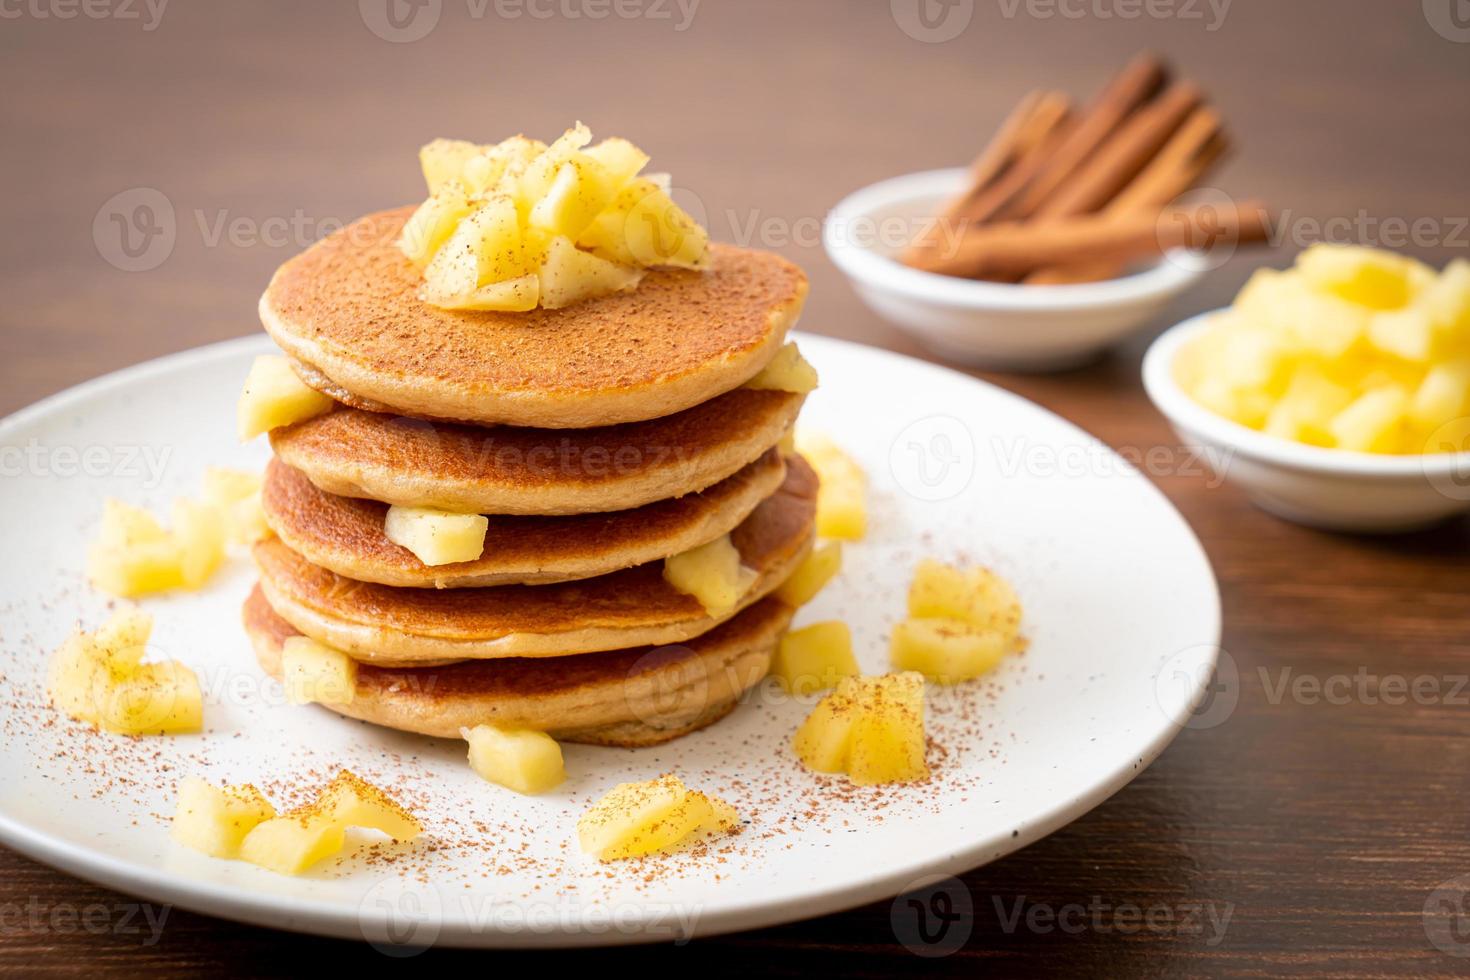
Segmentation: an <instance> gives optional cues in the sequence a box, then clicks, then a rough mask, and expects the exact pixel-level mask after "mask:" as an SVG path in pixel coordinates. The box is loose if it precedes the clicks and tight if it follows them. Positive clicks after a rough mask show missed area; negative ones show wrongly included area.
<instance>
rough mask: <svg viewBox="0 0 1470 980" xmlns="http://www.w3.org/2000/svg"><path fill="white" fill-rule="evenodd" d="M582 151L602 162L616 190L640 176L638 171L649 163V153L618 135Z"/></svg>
mask: <svg viewBox="0 0 1470 980" xmlns="http://www.w3.org/2000/svg"><path fill="white" fill-rule="evenodd" d="M582 152H583V153H585V154H587V156H589V157H591V158H592V159H594V160H596V161H597V162H598V163H600V164H602V168H603V170H605V171H606V172H607V175H608V178H609V180H610V181H611V182H612V184H613V190H614V191H618V190H621V189H622V188H623V186H624V185H625V184H627V183H628V181H630V180H632V179H633V178H634V177H636V176H638V172H639V171H641V170H642V169H643V168H644V167H645V166H647V165H648V154H647V153H644V152H643V151H642V150H640V149H638V147H636V146H634V145H633V144H632V143H630V142H628V141H627V140H625V139H621V138H619V137H617V136H614V137H611V138H610V139H605V140H603V141H602V142H601V143H598V144H597V145H595V146H589V147H587V148H586V149H585V150H583V151H582Z"/></svg>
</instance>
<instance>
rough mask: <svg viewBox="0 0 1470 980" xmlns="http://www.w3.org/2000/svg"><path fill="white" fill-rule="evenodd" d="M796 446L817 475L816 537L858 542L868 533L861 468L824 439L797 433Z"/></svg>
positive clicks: (803, 432)
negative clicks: (818, 483)
mask: <svg viewBox="0 0 1470 980" xmlns="http://www.w3.org/2000/svg"><path fill="white" fill-rule="evenodd" d="M796 445H797V448H798V450H800V452H801V455H802V456H803V457H804V458H805V459H806V461H807V462H808V463H810V464H811V466H812V468H813V469H814V470H816V471H817V477H818V479H819V480H820V481H821V482H820V485H819V486H818V488H817V533H818V534H820V535H822V536H823V537H826V538H840V539H843V540H848V541H857V540H860V539H861V538H862V537H863V535H864V534H866V533H867V530H868V508H867V499H866V498H867V484H868V477H867V475H866V474H865V473H863V470H862V467H860V466H858V464H857V462H856V461H855V460H854V459H853V458H852V457H851V456H849V455H848V454H847V453H845V452H843V451H842V449H841V448H839V447H838V446H837V444H836V443H834V442H833V441H832V440H831V439H829V438H827V437H826V436H821V435H817V434H815V433H809V432H805V431H802V432H798V433H797V437H796Z"/></svg>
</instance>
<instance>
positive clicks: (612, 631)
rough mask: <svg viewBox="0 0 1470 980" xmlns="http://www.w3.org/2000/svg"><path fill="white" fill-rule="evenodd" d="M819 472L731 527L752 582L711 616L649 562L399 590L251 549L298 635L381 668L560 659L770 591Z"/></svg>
mask: <svg viewBox="0 0 1470 980" xmlns="http://www.w3.org/2000/svg"><path fill="white" fill-rule="evenodd" d="M816 491H817V478H816V474H815V473H813V472H812V469H811V467H810V466H808V465H807V463H806V461H805V460H803V459H801V458H800V457H799V456H792V457H790V458H789V459H788V460H787V467H786V479H785V482H784V483H782V485H781V488H780V489H778V490H777V491H776V492H775V493H774V494H772V495H771V496H770V497H768V498H766V500H764V501H762V502H761V504H760V506H758V507H756V509H755V510H754V511H753V512H752V513H751V515H750V516H749V517H748V518H746V519H745V521H744V522H743V523H741V525H740V526H739V527H737V528H736V529H735V530H734V531H733V532H731V535H730V537H731V541H732V542H733V543H734V545H735V547H736V548H737V549H738V550H739V551H740V555H741V561H742V563H743V564H744V565H746V566H748V567H749V568H751V569H753V570H755V572H756V573H757V576H758V577H757V579H756V581H755V584H754V585H753V586H752V587H751V589H750V590H749V591H748V592H747V593H746V595H745V597H744V598H743V600H742V602H741V604H740V605H739V606H738V607H737V608H736V609H734V610H731V612H730V613H729V614H727V615H726V616H724V617H720V618H716V617H713V616H710V615H709V614H708V613H707V612H706V611H705V609H704V607H703V606H701V605H700V603H699V602H698V600H696V599H695V598H694V597H693V596H690V595H687V594H685V593H683V592H680V591H679V590H677V589H675V588H674V587H673V586H671V585H669V584H668V582H666V581H664V578H663V562H649V563H647V564H644V565H638V566H636V567H634V568H628V569H624V570H622V571H619V572H613V573H612V574H610V575H600V576H598V577H597V578H590V579H582V580H579V581H575V582H559V583H555V584H552V585H502V586H496V587H494V588H487V589H401V588H393V587H392V586H386V585H374V584H370V583H364V582H357V581H354V580H352V579H348V578H344V577H342V576H340V575H338V574H336V573H335V572H331V571H328V570H327V569H325V568H322V567H320V566H318V565H313V564H312V563H311V562H309V561H307V560H306V559H305V558H302V557H301V556H300V555H298V554H297V553H296V552H294V551H292V550H291V549H290V548H289V547H287V546H286V545H285V544H284V543H282V542H281V541H280V540H279V539H274V538H273V539H270V540H267V541H262V542H261V543H259V544H257V545H256V546H255V561H256V565H257V566H258V567H259V569H260V578H261V588H262V590H263V591H264V592H265V596H266V599H267V600H269V602H270V604H271V606H272V607H273V608H274V609H275V610H276V612H277V613H278V614H280V616H281V617H282V618H284V619H285V620H287V621H288V622H289V623H291V625H292V626H294V627H296V629H298V630H300V631H301V632H302V633H304V634H306V635H307V636H309V637H311V638H312V639H314V640H317V641H319V642H321V643H325V644H326V645H328V646H331V647H336V648H337V649H339V650H342V651H344V652H346V653H348V654H351V655H352V656H353V657H355V658H357V659H359V660H364V661H370V662H372V663H376V664H379V665H383V666H388V665H405V666H406V665H412V664H420V665H423V664H427V663H449V662H453V661H458V660H479V659H490V658H496V657H554V656H564V655H568V654H577V653H590V652H594V651H599V650H616V649H620V648H623V647H633V646H641V645H644V644H664V643H680V642H683V641H685V640H688V639H690V638H692V637H695V636H698V635H700V634H701V633H704V632H706V631H708V630H710V629H712V628H713V627H714V626H715V625H717V624H718V623H720V622H722V621H723V620H724V619H728V618H729V615H733V614H734V613H735V612H738V611H739V609H740V608H744V607H746V606H749V605H751V604H753V603H754V602H756V601H757V600H759V599H761V598H762V597H764V596H766V595H768V594H770V593H771V592H773V591H774V590H775V589H776V588H777V586H779V585H780V584H781V583H782V582H783V581H785V579H786V578H787V577H788V576H789V575H790V574H791V573H792V572H793V571H794V570H795V569H796V566H797V565H798V564H799V563H800V562H801V559H802V558H803V557H804V556H805V555H806V552H807V550H808V549H809V548H810V546H811V541H812V537H813V522H814V519H815V516H816Z"/></svg>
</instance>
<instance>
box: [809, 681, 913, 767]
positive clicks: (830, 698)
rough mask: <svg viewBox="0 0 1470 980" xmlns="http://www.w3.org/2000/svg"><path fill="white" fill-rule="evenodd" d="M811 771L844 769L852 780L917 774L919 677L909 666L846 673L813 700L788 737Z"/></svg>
mask: <svg viewBox="0 0 1470 980" xmlns="http://www.w3.org/2000/svg"><path fill="white" fill-rule="evenodd" d="M792 747H793V748H794V749H795V751H796V756H797V758H798V759H800V760H801V762H802V764H803V765H805V766H806V767H807V768H808V769H812V770H814V771H816V772H830V773H835V772H846V773H847V774H848V775H849V776H850V777H851V778H852V780H853V782H855V783H859V784H864V785H868V784H873V783H888V782H905V781H909V780H914V779H922V778H924V777H926V776H928V774H929V769H928V766H927V765H926V764H925V762H924V678H923V677H922V676H921V675H919V674H917V673H914V672H912V671H908V672H904V673H901V674H885V675H883V676H881V677H849V678H847V679H845V680H843V681H842V683H841V684H839V685H838V686H837V690H835V691H833V692H832V693H831V694H829V695H827V696H826V697H824V698H823V699H822V700H821V701H819V702H817V706H816V707H815V708H813V709H812V712H811V714H810V715H808V716H807V719H806V721H804V722H803V723H802V725H801V727H800V728H798V729H797V730H796V734H795V736H793V738H792Z"/></svg>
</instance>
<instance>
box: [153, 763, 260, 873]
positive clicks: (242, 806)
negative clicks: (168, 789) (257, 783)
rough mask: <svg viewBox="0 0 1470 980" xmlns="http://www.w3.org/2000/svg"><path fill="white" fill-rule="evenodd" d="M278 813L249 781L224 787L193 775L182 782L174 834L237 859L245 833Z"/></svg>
mask: <svg viewBox="0 0 1470 980" xmlns="http://www.w3.org/2000/svg"><path fill="white" fill-rule="evenodd" d="M275 815H276V808H275V807H273V806H271V804H270V801H268V800H267V799H266V798H265V797H264V796H262V795H261V793H260V790H258V789H256V788H255V787H254V786H252V785H250V784H248V783H246V784H242V785H238V786H222V787H220V786H212V785H210V784H209V783H206V782H205V781H204V780H202V779H199V778H197V777H190V778H188V779H185V780H183V781H182V782H180V783H179V802H178V806H177V808H176V809H175V811H174V819H173V827H172V830H171V833H172V835H173V838H174V840H176V841H178V842H179V843H180V844H183V845H184V846H186V847H192V848H193V849H194V850H196V851H203V852H204V853H205V854H208V855H210V856H211V857H218V858H233V857H237V856H239V853H240V842H241V841H243V840H244V839H245V835H246V834H248V833H249V832H250V831H251V830H253V829H254V828H255V827H256V825H258V824H260V823H262V822H264V821H266V820H269V819H271V818H272V817H274V816H275Z"/></svg>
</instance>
